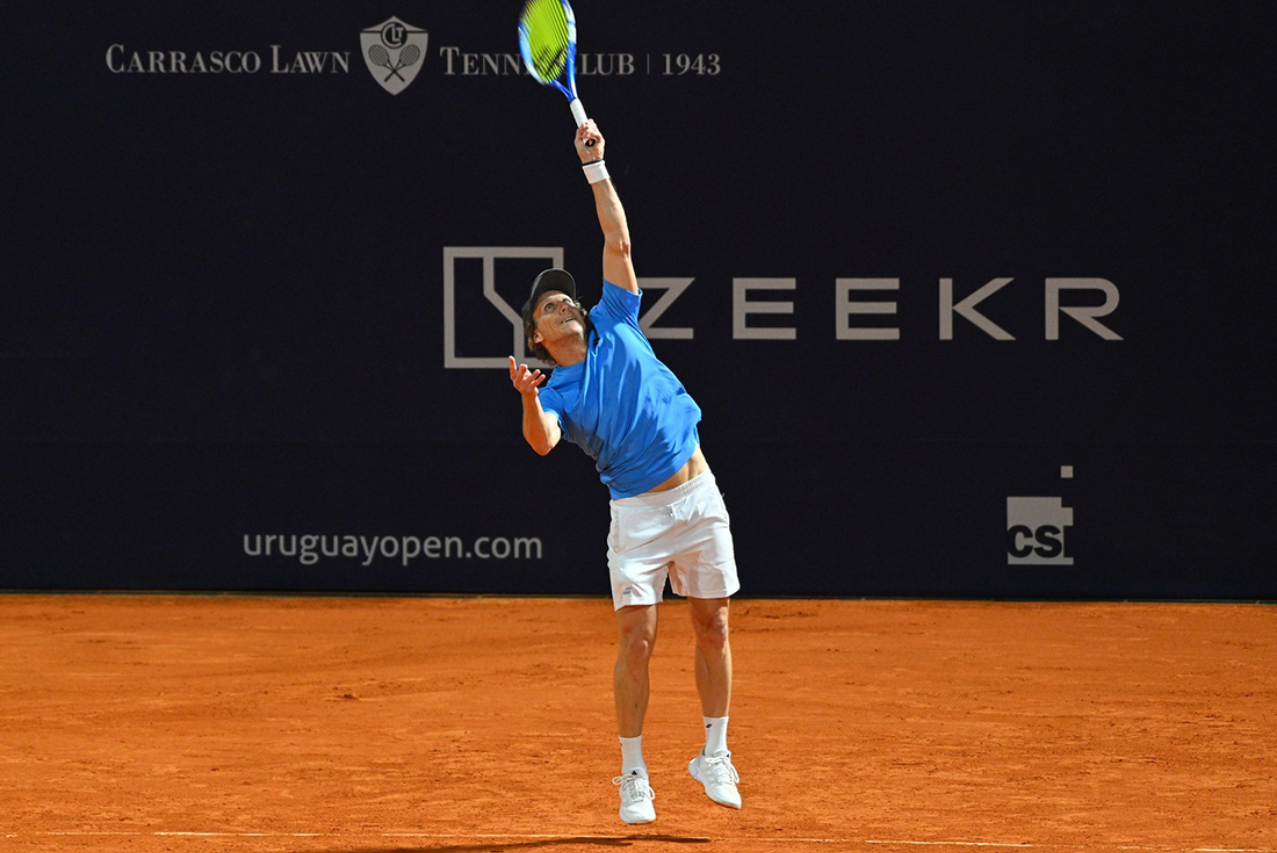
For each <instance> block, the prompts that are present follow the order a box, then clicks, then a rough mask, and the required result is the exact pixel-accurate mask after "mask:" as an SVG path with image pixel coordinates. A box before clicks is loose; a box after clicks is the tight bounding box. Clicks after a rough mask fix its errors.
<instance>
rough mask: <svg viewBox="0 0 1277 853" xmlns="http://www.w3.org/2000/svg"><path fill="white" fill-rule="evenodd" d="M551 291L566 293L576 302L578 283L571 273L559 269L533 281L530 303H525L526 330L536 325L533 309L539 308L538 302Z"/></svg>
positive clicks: (545, 272) (524, 320)
mask: <svg viewBox="0 0 1277 853" xmlns="http://www.w3.org/2000/svg"><path fill="white" fill-rule="evenodd" d="M551 290H557V291H559V292H560V293H566V294H567V295H568V296H571V297H572V300H573V301H576V282H575V281H574V280H573V279H572V274H571V273H569V272H568V271H567V270H561V269H558V268H554V269H548V270H545V271H543V272H542V273H541V274H540V275H538V276H537V277H536V278H535V279H533V280H532V293H531V295H529V296H528V301H527V302H525V303H523V326H524V328H527V327H528V326H532V325H534V324H533V322H532V309H534V308H536V307H537V300H538V299H540V298H541V295H542V294H544V293H548V292H549V291H551Z"/></svg>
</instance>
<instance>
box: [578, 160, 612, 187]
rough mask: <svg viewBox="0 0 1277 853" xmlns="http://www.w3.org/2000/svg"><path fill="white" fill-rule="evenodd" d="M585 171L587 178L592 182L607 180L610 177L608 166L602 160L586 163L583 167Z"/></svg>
mask: <svg viewBox="0 0 1277 853" xmlns="http://www.w3.org/2000/svg"><path fill="white" fill-rule="evenodd" d="M581 168H582V169H583V170H584V171H585V179H586V180H587V181H589V182H590V183H592V184H597V183H598V182H599V181H606V180H607V179H608V177H609V175H608V173H607V166H606V165H605V164H604V163H603V161H602V160H595V161H594V162H593V163H586V164H585V165H584V166H582V167H581Z"/></svg>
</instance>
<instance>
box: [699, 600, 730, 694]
mask: <svg viewBox="0 0 1277 853" xmlns="http://www.w3.org/2000/svg"><path fill="white" fill-rule="evenodd" d="M730 601H731V599H730V598H689V599H688V603H689V604H690V605H691V613H692V628H693V630H694V631H695V632H696V690H697V692H698V693H700V696H701V713H703V714H704V715H705V716H707V717H726V716H727V711H728V707H729V706H730V705H731V702H732V644H731V638H730V636H729V630H728V624H727V612H728V604H729V602H730Z"/></svg>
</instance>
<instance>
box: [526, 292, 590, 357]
mask: <svg viewBox="0 0 1277 853" xmlns="http://www.w3.org/2000/svg"><path fill="white" fill-rule="evenodd" d="M532 320H533V322H534V323H536V335H535V336H534V340H535V341H536V342H537V343H546V344H549V345H551V346H553V345H554V344H556V343H558V342H560V341H563V340H566V339H568V338H574V337H582V336H583V335H584V334H585V315H584V314H583V313H582V311H581V309H580V308H578V307H577V306H576V303H575V302H573V301H572V297H570V296H568V295H567V294H566V293H562V292H560V291H558V290H551V291H549V292H548V293H546V294H544V295H543V296H542V297H541V299H540V300H538V301H537V304H536V308H534V309H533V311H532Z"/></svg>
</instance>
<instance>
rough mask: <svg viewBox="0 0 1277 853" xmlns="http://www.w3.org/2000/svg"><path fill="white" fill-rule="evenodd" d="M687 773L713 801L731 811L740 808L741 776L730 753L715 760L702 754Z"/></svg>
mask: <svg viewBox="0 0 1277 853" xmlns="http://www.w3.org/2000/svg"><path fill="white" fill-rule="evenodd" d="M687 772H688V773H691V774H692V778H693V779H695V780H696V781H697V782H700V783H701V784H702V785H704V786H705V794H706V796H708V797H709V798H710V799H711V800H713V801H714V802H716V803H718V804H719V805H720V806H727V807H728V808H729V809H738V808H740V792H739V791H737V790H736V783H737V782H739V781H740V774H739V773H737V772H736V768H735V767H733V766H732V754H731V753H730V752H729V753H727V754H726V755H716V756H714V757H713V758H710V757H709V756H707V755H705V754H704V753H702V754H700V755H698V756H696V757H695V758H693V759H692V761H691V763H690V764H688V765H687Z"/></svg>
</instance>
